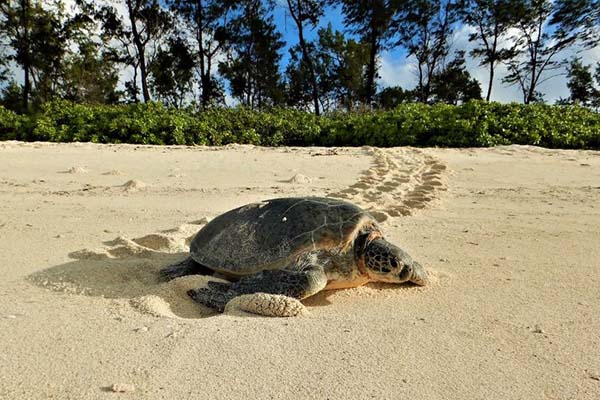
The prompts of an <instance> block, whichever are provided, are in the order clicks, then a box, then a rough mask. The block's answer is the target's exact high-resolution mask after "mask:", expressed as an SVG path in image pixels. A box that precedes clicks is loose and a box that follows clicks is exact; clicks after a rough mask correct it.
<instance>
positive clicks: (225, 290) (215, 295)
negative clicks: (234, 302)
mask: <svg viewBox="0 0 600 400" xmlns="http://www.w3.org/2000/svg"><path fill="white" fill-rule="evenodd" d="M187 294H188V296H190V297H191V298H192V299H194V300H195V301H197V302H198V303H200V304H204V305H205V306H207V307H210V308H214V309H215V310H217V311H219V312H223V311H224V310H225V305H226V304H227V303H228V302H229V301H230V300H231V299H233V298H234V297H236V296H237V295H238V293H236V292H235V291H232V290H230V285H229V284H227V283H221V282H212V281H210V282H208V287H203V288H199V289H193V290H188V292H187Z"/></svg>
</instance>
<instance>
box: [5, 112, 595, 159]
mask: <svg viewBox="0 0 600 400" xmlns="http://www.w3.org/2000/svg"><path fill="white" fill-rule="evenodd" d="M0 139H4V140H6V139H18V140H28V141H31V140H48V141H57V142H72V141H91V142H99V143H139V144H159V145H160V144H166V145H172V144H179V145H225V144H228V143H240V144H254V145H260V146H315V145H318V146H363V145H369V146H379V147H389V146H406V145H410V146H445V147H469V146H474V147H479V146H495V145H500V144H511V143H515V144H530V145H538V146H545V147H554V148H577V149H581V148H596V149H597V148H600V114H598V113H596V112H593V111H591V110H589V109H586V108H583V107H578V106H550V105H544V104H533V105H522V104H516V103H512V104H500V103H487V102H484V101H469V102H467V103H465V104H462V105H459V106H452V105H447V104H435V105H425V104H420V103H413V104H400V105H399V106H398V107H397V108H395V109H393V110H387V111H383V110H378V111H371V112H354V113H334V114H330V115H326V116H322V117H320V118H317V117H315V116H314V115H313V114H311V113H307V112H303V111H298V110H293V109H285V108H273V109H268V110H262V111H257V110H251V109H249V108H244V107H236V108H211V109H207V110H200V111H198V110H195V109H194V108H184V109H175V108H168V107H165V106H164V105H163V104H161V103H147V104H129V105H87V104H74V103H70V102H67V101H54V102H50V103H47V104H45V105H44V106H43V107H42V108H41V110H40V111H39V112H38V113H36V114H33V115H25V116H19V115H16V114H14V113H13V112H11V111H8V110H6V109H4V108H2V107H0Z"/></svg>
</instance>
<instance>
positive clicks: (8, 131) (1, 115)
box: [0, 106, 20, 140]
mask: <svg viewBox="0 0 600 400" xmlns="http://www.w3.org/2000/svg"><path fill="white" fill-rule="evenodd" d="M19 119H20V118H19V116H18V115H17V114H15V113H14V112H12V111H10V110H7V109H6V108H4V107H3V106H0V140H13V139H16V138H17V131H18V129H19V125H20V124H19V122H20V121H19Z"/></svg>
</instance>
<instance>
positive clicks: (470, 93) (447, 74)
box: [431, 51, 481, 105]
mask: <svg viewBox="0 0 600 400" xmlns="http://www.w3.org/2000/svg"><path fill="white" fill-rule="evenodd" d="M431 94H432V96H433V100H434V101H435V102H443V103H448V104H454V105H457V104H458V103H459V102H460V103H464V102H466V101H469V100H472V99H475V100H481V86H479V82H478V81H477V80H476V79H475V78H472V77H471V75H470V74H469V72H468V71H467V69H466V67H465V53H464V51H458V52H457V54H456V56H455V58H454V60H452V61H451V62H450V63H448V65H446V66H445V67H444V68H443V69H441V70H440V71H438V72H436V73H435V74H434V76H433V79H432V82H431Z"/></svg>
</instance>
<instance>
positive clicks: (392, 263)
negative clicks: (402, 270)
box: [390, 258, 398, 268]
mask: <svg viewBox="0 0 600 400" xmlns="http://www.w3.org/2000/svg"><path fill="white" fill-rule="evenodd" d="M390 265H391V266H392V267H394V268H398V261H396V259H395V258H392V259H391V260H390Z"/></svg>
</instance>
